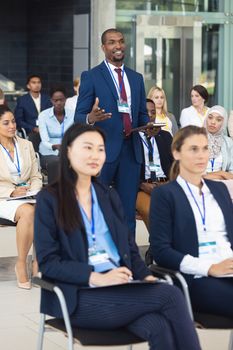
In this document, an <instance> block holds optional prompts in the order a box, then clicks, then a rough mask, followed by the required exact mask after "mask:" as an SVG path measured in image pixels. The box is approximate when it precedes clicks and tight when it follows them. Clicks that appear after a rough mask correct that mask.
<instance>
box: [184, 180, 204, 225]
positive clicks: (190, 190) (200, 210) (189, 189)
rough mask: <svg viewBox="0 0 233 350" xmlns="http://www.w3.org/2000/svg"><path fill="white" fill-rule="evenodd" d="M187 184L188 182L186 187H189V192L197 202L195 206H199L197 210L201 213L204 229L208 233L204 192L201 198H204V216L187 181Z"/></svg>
mask: <svg viewBox="0 0 233 350" xmlns="http://www.w3.org/2000/svg"><path fill="white" fill-rule="evenodd" d="M185 182H186V185H187V187H188V189H189V192H190V194H191V196H192V197H193V200H194V202H195V204H196V206H197V209H198V211H199V213H200V215H201V221H202V225H203V229H204V231H206V226H205V219H206V210H205V196H204V193H203V192H202V193H201V196H202V205H203V214H202V212H201V209H200V207H199V205H198V203H197V200H196V198H195V197H194V195H193V192H192V190H191V188H190V186H189V184H188V182H187V181H185Z"/></svg>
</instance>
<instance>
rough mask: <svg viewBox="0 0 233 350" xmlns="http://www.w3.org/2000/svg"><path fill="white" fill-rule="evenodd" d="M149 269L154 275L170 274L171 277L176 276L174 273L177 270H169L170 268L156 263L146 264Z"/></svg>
mask: <svg viewBox="0 0 233 350" xmlns="http://www.w3.org/2000/svg"><path fill="white" fill-rule="evenodd" d="M148 267H149V269H150V271H151V272H152V273H153V275H155V276H158V275H159V276H164V275H167V274H168V275H170V276H171V277H173V278H176V273H177V272H178V271H175V270H170V269H167V268H165V267H161V266H158V265H156V264H152V265H150V266H148Z"/></svg>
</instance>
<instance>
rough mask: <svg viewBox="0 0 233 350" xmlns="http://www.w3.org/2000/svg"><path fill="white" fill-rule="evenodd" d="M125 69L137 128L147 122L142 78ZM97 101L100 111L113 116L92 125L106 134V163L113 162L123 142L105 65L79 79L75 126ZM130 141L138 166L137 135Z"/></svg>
mask: <svg viewBox="0 0 233 350" xmlns="http://www.w3.org/2000/svg"><path fill="white" fill-rule="evenodd" d="M124 69H125V74H126V75H127V78H128V81H129V85H130V89H131V110H132V128H136V127H138V126H141V125H145V124H147V122H149V117H148V114H147V110H146V98H145V88H144V82H143V77H142V75H141V74H139V73H137V72H135V71H133V70H131V69H130V68H127V67H124ZM96 97H98V98H99V106H100V108H103V109H105V111H106V112H111V113H112V117H111V118H110V119H107V120H105V121H101V122H98V123H96V124H95V125H96V126H99V127H101V128H102V129H103V130H104V131H105V133H106V136H107V137H106V155H107V162H113V161H114V160H116V158H117V157H118V155H119V154H120V151H121V146H122V143H123V140H124V136H123V121H122V116H121V113H119V112H118V109H117V100H118V94H117V90H116V87H115V85H114V82H113V80H112V77H111V75H110V73H109V71H108V68H107V66H106V64H105V63H104V62H102V63H101V64H100V65H98V66H96V67H94V68H93V69H91V70H90V71H87V72H83V73H82V75H81V86H80V89H79V97H78V102H77V107H76V111H75V117H74V120H75V122H76V123H86V117H87V114H88V113H90V112H91V110H92V106H93V105H94V102H95V98H96ZM132 137H133V147H134V155H135V159H136V161H137V162H138V163H141V162H142V153H141V145H140V140H139V135H138V133H137V132H136V133H133V136H132Z"/></svg>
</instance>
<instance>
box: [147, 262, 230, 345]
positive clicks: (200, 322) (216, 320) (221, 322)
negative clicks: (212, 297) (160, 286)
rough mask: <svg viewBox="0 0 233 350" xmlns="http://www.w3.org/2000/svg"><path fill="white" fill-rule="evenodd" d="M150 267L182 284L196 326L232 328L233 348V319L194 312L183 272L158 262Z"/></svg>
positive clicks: (157, 273) (203, 327)
mask: <svg viewBox="0 0 233 350" xmlns="http://www.w3.org/2000/svg"><path fill="white" fill-rule="evenodd" d="M149 268H150V270H151V272H152V273H153V274H154V275H156V276H159V277H161V278H165V277H166V276H169V278H171V279H172V281H175V282H176V284H178V285H180V287H181V289H182V290H183V293H184V297H185V300H186V303H187V306H188V310H189V313H190V316H191V318H192V319H193V320H194V322H195V326H196V328H199V329H225V330H228V329H229V330H231V332H230V338H229V343H228V350H233V319H230V318H228V317H223V316H219V315H214V314H206V313H203V312H193V311H192V305H191V300H190V296H189V290H188V285H187V283H186V280H185V279H184V277H183V276H182V274H181V273H180V272H179V271H173V270H170V269H166V268H163V267H160V266H158V265H156V264H152V265H150V266H149ZM177 282H178V283H177Z"/></svg>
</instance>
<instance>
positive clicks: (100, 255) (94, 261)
mask: <svg viewBox="0 0 233 350" xmlns="http://www.w3.org/2000/svg"><path fill="white" fill-rule="evenodd" d="M88 254H89V262H90V264H91V265H93V266H96V265H98V264H103V263H106V261H108V259H109V255H108V253H107V252H106V251H105V250H104V249H102V250H94V249H92V248H90V249H89V250H88Z"/></svg>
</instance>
